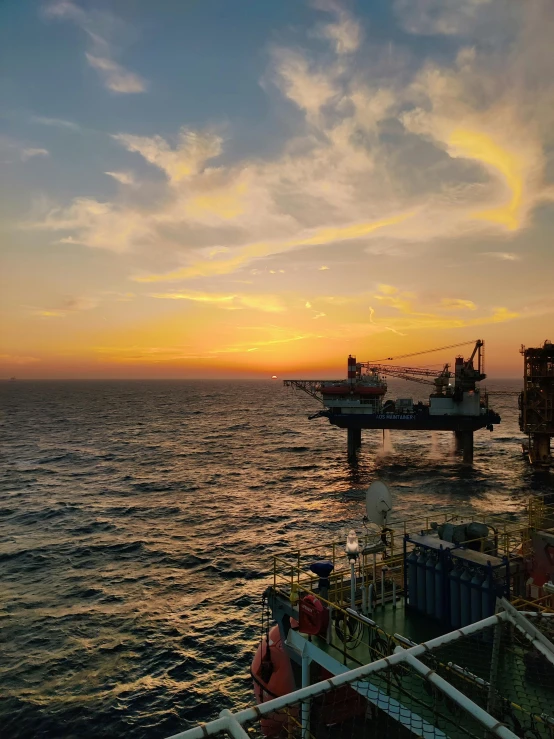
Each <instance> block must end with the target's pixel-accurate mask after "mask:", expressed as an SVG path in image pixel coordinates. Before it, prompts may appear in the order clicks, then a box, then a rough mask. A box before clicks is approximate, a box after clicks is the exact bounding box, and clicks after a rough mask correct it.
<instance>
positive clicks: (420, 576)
mask: <svg viewBox="0 0 554 739" xmlns="http://www.w3.org/2000/svg"><path fill="white" fill-rule="evenodd" d="M426 563H427V553H426V551H425V549H422V550H421V551H420V553H419V557H418V558H417V605H416V608H417V610H418V611H421V613H425V608H426V606H427V599H426V595H425V593H426V574H427V570H426V568H425V565H426Z"/></svg>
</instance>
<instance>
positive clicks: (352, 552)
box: [345, 529, 360, 610]
mask: <svg viewBox="0 0 554 739" xmlns="http://www.w3.org/2000/svg"><path fill="white" fill-rule="evenodd" d="M345 552H346V556H347V558H348V562H349V563H350V607H351V608H352V609H353V610H356V560H357V559H358V556H359V554H360V548H359V546H358V535H357V534H356V532H355V531H354V529H350V531H349V532H348V536H347V537H346V550H345Z"/></svg>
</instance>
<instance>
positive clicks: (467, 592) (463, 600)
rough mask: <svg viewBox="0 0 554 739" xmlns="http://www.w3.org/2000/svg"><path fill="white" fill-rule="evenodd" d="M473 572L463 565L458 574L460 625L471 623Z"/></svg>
mask: <svg viewBox="0 0 554 739" xmlns="http://www.w3.org/2000/svg"><path fill="white" fill-rule="evenodd" d="M472 577H473V573H472V572H471V570H470V569H469V567H464V569H463V571H462V574H461V575H460V622H461V626H467V625H468V624H470V623H471V578H472Z"/></svg>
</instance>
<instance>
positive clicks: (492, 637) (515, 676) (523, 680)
mask: <svg viewBox="0 0 554 739" xmlns="http://www.w3.org/2000/svg"><path fill="white" fill-rule="evenodd" d="M543 623H546V619H543ZM547 628H549V629H550V625H549V624H548V626H547ZM420 660H421V661H422V662H424V663H425V664H426V665H427V666H429V667H430V668H431V669H433V670H435V671H436V672H437V674H439V675H440V676H441V677H443V678H444V679H445V680H448V682H449V683H450V684H451V685H453V686H454V687H455V688H457V689H458V690H459V691H460V692H462V693H464V694H465V695H467V697H468V698H470V699H471V700H472V701H473V702H474V703H476V704H477V705H479V706H481V708H483V709H485V710H486V711H487V712H488V713H490V714H491V715H492V716H494V718H496V719H498V720H499V721H501V722H502V723H504V724H505V725H506V726H508V727H509V728H510V729H511V730H512V731H513V732H514V733H515V734H516V735H517V736H525V737H529V738H531V737H548V739H551V737H554V665H553V664H552V663H551V662H549V661H548V660H547V659H546V657H544V656H543V655H542V654H541V653H540V652H539V651H538V650H537V649H536V648H535V647H534V646H533V644H532V643H531V642H530V641H529V639H527V638H526V636H525V635H524V634H522V633H521V632H520V631H519V630H518V629H517V628H516V627H515V626H514V625H513V624H511V623H509V622H505V623H502V624H498V625H497V626H494V627H490V628H487V629H484V630H483V631H481V632H479V633H478V634H474V635H472V636H469V637H464V638H462V639H459V640H457V641H455V642H451V643H450V644H448V645H446V646H444V647H441V648H439V649H436V650H434V651H433V652H432V653H430V654H426V655H424V656H422V657H420Z"/></svg>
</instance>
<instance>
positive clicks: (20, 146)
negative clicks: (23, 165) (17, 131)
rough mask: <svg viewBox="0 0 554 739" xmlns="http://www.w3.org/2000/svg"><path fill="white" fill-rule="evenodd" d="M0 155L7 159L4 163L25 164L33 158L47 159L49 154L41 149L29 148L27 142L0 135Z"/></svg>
mask: <svg viewBox="0 0 554 739" xmlns="http://www.w3.org/2000/svg"><path fill="white" fill-rule="evenodd" d="M0 155H2V156H7V157H8V159H6V160H4V161H5V163H7V162H10V161H14V160H16V161H17V160H18V161H21V162H27V161H29V159H33V157H47V156H49V155H50V152H49V151H48V150H47V149H43V148H42V147H35V146H29V145H28V143H27V142H23V141H19V140H18V139H14V138H11V137H10V136H4V135H2V134H0Z"/></svg>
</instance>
